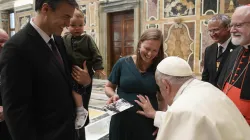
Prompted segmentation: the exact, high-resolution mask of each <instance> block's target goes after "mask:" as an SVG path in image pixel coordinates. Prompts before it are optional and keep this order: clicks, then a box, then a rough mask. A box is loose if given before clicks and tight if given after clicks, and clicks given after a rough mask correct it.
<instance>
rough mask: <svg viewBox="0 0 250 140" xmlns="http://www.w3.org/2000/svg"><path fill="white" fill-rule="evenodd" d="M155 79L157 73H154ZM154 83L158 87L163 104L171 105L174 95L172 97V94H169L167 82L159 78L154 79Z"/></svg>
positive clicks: (169, 88)
mask: <svg viewBox="0 0 250 140" xmlns="http://www.w3.org/2000/svg"><path fill="white" fill-rule="evenodd" d="M155 77H158V76H157V73H156V76H155ZM156 83H157V85H158V86H159V89H160V92H161V95H162V97H163V100H164V101H165V102H167V104H168V105H171V104H172V103H173V99H174V97H175V95H173V94H174V93H173V92H171V85H170V83H169V82H168V81H167V80H164V79H162V78H159V77H158V78H156Z"/></svg>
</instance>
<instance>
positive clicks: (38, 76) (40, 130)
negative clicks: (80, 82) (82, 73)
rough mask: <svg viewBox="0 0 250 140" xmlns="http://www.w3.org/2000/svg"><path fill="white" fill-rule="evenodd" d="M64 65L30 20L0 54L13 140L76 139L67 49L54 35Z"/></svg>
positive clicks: (5, 108) (4, 93) (2, 80)
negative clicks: (62, 64) (61, 64)
mask: <svg viewBox="0 0 250 140" xmlns="http://www.w3.org/2000/svg"><path fill="white" fill-rule="evenodd" d="M54 38H55V42H56V44H57V46H58V49H59V51H60V54H61V56H62V59H63V61H64V66H65V67H64V68H62V67H61V66H60V64H59V63H58V61H57V60H56V58H55V56H54V55H53V53H52V51H51V50H50V48H49V47H48V45H47V44H46V43H45V41H44V40H43V39H42V37H41V36H40V35H39V34H38V32H37V31H36V30H35V29H34V28H33V27H32V25H31V24H27V26H26V27H25V28H24V29H22V30H20V31H19V32H18V33H17V34H15V35H14V36H13V37H12V38H11V39H9V41H7V42H6V44H5V47H4V48H3V50H2V55H1V56H0V70H1V82H2V85H1V88H2V98H3V107H4V115H5V120H6V122H7V125H8V127H9V131H10V133H11V135H12V138H13V139H14V140H74V138H75V129H74V120H75V103H74V100H73V97H72V86H71V81H70V79H71V78H70V77H71V76H70V72H69V70H68V67H67V66H68V64H67V58H66V57H67V56H66V50H65V47H64V45H63V41H62V39H61V37H54Z"/></svg>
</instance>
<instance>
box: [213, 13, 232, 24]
mask: <svg viewBox="0 0 250 140" xmlns="http://www.w3.org/2000/svg"><path fill="white" fill-rule="evenodd" d="M214 21H221V24H222V26H223V27H229V26H230V23H231V18H230V17H229V16H228V15H224V14H218V15H214V16H213V17H212V18H211V19H209V20H208V23H210V22H214Z"/></svg>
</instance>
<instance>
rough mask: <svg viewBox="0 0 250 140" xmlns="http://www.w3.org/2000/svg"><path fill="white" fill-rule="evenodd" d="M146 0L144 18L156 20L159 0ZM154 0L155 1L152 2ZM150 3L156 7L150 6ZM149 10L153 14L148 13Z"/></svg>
mask: <svg viewBox="0 0 250 140" xmlns="http://www.w3.org/2000/svg"><path fill="white" fill-rule="evenodd" d="M150 1H151V2H149V0H146V9H147V13H146V18H147V21H152V20H158V19H159V8H160V0H150ZM154 2H156V3H154ZM152 4H155V6H156V8H152ZM149 12H153V14H150V13H149ZM154 14H155V15H154Z"/></svg>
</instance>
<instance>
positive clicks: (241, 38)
mask: <svg viewBox="0 0 250 140" xmlns="http://www.w3.org/2000/svg"><path fill="white" fill-rule="evenodd" d="M242 10H244V9H239V10H236V11H235V13H234V14H233V16H232V21H231V34H232V43H233V44H234V45H242V46H243V45H247V44H249V43H250V14H249V15H245V14H242Z"/></svg>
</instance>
